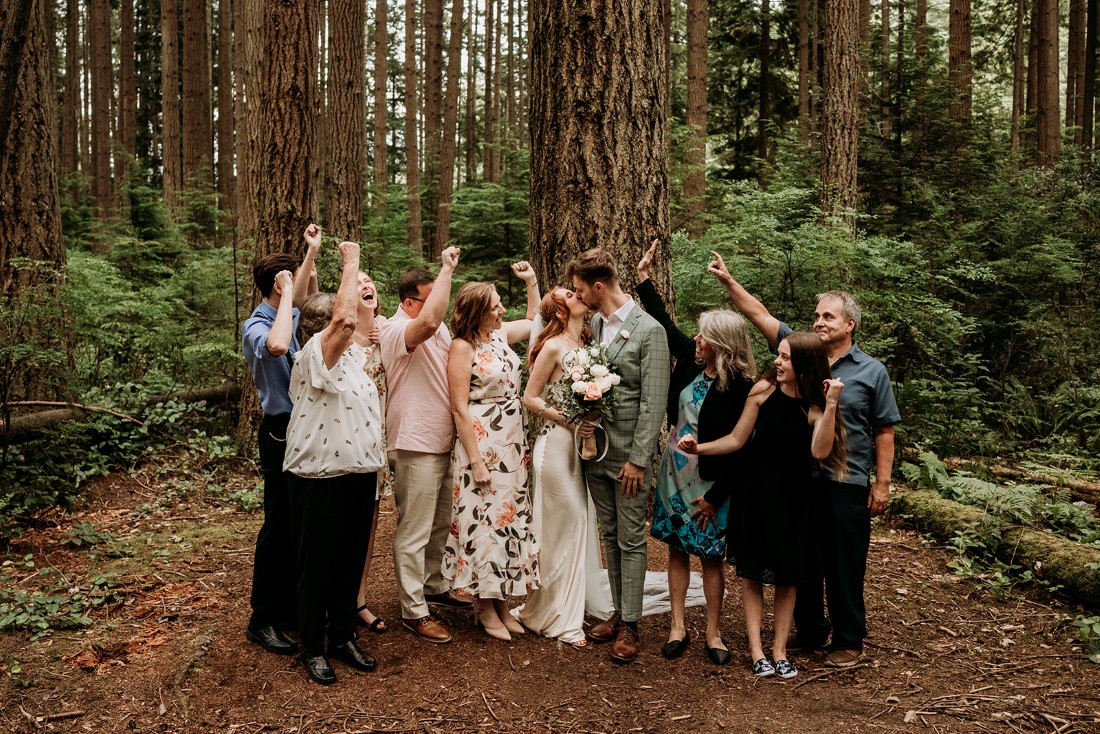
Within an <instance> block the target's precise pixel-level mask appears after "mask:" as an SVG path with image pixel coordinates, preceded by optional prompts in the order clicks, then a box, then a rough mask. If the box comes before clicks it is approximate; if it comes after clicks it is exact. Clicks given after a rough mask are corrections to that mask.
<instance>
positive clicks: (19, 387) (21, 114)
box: [0, 0, 110, 401]
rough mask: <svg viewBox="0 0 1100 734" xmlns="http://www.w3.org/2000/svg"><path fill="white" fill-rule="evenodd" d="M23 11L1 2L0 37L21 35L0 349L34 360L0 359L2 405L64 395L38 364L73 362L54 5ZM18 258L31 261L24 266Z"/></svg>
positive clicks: (1, 252)
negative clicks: (51, 356) (53, 58)
mask: <svg viewBox="0 0 1100 734" xmlns="http://www.w3.org/2000/svg"><path fill="white" fill-rule="evenodd" d="M21 10H22V8H19V7H18V6H17V4H16V3H4V4H0V35H6V34H7V33H8V32H9V31H12V30H17V31H18V32H19V33H20V34H21V35H23V41H22V53H21V54H20V62H19V63H18V64H17V65H16V66H15V67H14V68H13V69H12V73H13V79H14V85H13V87H12V88H13V94H12V96H11V99H10V102H9V103H8V104H9V106H10V110H11V113H10V118H9V121H8V122H10V127H9V128H8V130H7V135H6V143H7V144H6V145H5V146H4V149H3V157H2V158H0V309H2V310H3V311H4V312H5V314H4V318H3V319H0V345H2V346H4V347H12V346H14V345H17V344H20V345H24V346H28V347H30V348H31V350H32V355H33V356H31V357H29V358H19V359H13V358H11V357H4V358H0V383H2V385H0V398H2V399H3V400H4V401H8V400H13V399H16V400H18V399H32V398H40V399H49V398H50V397H54V396H57V395H60V394H62V392H63V390H64V381H63V380H62V379H60V374H59V369H58V367H57V365H56V363H51V362H49V361H41V360H40V356H39V355H42V354H43V353H45V352H46V350H51V351H57V352H60V353H61V354H63V355H64V354H69V355H70V356H69V357H68V360H67V361H68V362H69V363H70V365H71V359H72V358H71V350H68V349H67V346H68V342H69V338H68V336H67V334H68V329H67V328H66V325H65V324H63V318H64V316H63V314H64V313H65V309H64V307H63V306H60V305H59V304H63V303H64V302H65V300H64V299H65V297H64V293H63V291H62V288H63V286H64V282H65V246H64V245H63V244H62V240H61V205H60V201H59V199H58V193H57V168H56V163H57V161H56V151H57V134H56V127H55V125H56V122H57V118H56V101H55V84H56V80H55V79H54V69H53V65H52V64H51V62H50V49H51V48H52V47H53V45H54V41H53V38H51V37H50V35H49V33H48V26H47V21H46V14H47V13H51V12H53V6H52V4H50V3H48V2H47V0H32V2H31V4H30V7H29V8H27V9H26V10H27V14H26V15H25V16H22V15H21V13H20V11H21ZM16 22H22V23H23V25H20V26H16V25H14V24H15V23H16ZM5 73H6V72H5ZM104 122H106V123H109V122H110V121H109V120H104ZM16 258H28V259H29V260H31V261H34V262H33V263H32V264H30V265H25V264H22V263H20V262H19V261H17V260H16ZM0 353H3V354H11V353H12V352H11V350H10V349H3V350H0ZM65 362H66V360H65V359H62V360H61V364H62V365H64V364H65Z"/></svg>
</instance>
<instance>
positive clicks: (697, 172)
mask: <svg viewBox="0 0 1100 734" xmlns="http://www.w3.org/2000/svg"><path fill="white" fill-rule="evenodd" d="M708 17H709V11H708V7H707V0H688V4H687V124H688V135H689V136H690V137H689V138H688V145H687V161H686V162H687V165H688V171H687V174H685V176H684V219H685V224H686V226H687V231H688V234H689V235H690V236H691V238H692V239H697V238H699V237H700V236H701V235H702V234H703V232H704V231H706V220H705V219H704V213H705V212H706V208H707V24H708V23H707V21H708Z"/></svg>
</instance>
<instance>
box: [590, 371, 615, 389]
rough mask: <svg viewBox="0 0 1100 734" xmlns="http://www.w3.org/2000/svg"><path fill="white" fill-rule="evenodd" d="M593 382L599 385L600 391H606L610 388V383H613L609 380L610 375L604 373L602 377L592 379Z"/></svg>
mask: <svg viewBox="0 0 1100 734" xmlns="http://www.w3.org/2000/svg"><path fill="white" fill-rule="evenodd" d="M593 382H595V383H596V384H597V385H599V386H600V393H605V392H607V391H608V390H610V389H611V386H612V384H614V383H612V382H611V375H604V376H603V377H597V378H596V379H595V380H593Z"/></svg>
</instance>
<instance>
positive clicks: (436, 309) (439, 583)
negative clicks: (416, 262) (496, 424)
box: [379, 247, 471, 643]
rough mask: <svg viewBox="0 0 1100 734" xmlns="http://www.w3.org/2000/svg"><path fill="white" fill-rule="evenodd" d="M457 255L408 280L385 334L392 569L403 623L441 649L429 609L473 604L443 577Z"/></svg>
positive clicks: (446, 636)
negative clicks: (393, 512)
mask: <svg viewBox="0 0 1100 734" xmlns="http://www.w3.org/2000/svg"><path fill="white" fill-rule="evenodd" d="M458 255H459V249H458V248H457V247H448V248H447V249H446V250H444V251H443V253H442V254H441V255H440V261H441V262H442V267H441V268H440V270H439V276H438V277H435V276H433V275H432V274H431V273H429V272H428V271H427V270H423V269H417V270H411V271H409V272H407V273H405V274H404V275H403V276H401V281H400V283H399V284H398V296H399V297H400V298H401V305H400V307H398V309H397V313H395V314H394V315H393V317H392V318H390V319H389V320H388V321H386V323H385V324H384V325H383V326H382V330H381V334H380V335H379V338H380V345H381V348H382V366H383V367H384V368H385V370H386V382H387V385H388V389H389V395H388V397H387V399H386V439H387V443H388V445H387V447H386V448H387V454H388V459H389V465H390V469H391V470H392V471H393V478H394V482H393V494H394V499H395V500H396V502H397V528H396V530H395V531H394V534H393V566H394V573H395V574H396V576H397V597H398V600H399V601H400V602H401V623H402V624H403V625H404V626H405V627H406V628H407V629H409V630H411V631H412V632H414V633H415V634H416V635H418V636H419V637H420V638H421V639H423V640H426V641H428V642H436V643H442V642H450V641H451V633H450V632H448V631H447V628H446V627H444V626H443V625H442V624H440V622H439V621H438V620H437V619H435V618H434V617H432V616H431V613H430V612H429V610H428V604H440V605H443V606H451V607H469V606H470V605H471V603H470V601H468V600H460V599H458V598H456V597H454V596H452V595H451V594H450V593H449V589H448V584H447V582H446V581H445V579H444V578H443V575H442V573H441V572H440V567H441V564H442V559H443V550H444V547H445V545H446V542H447V534H448V532H449V531H450V526H451V502H452V499H453V497H452V494H453V492H452V483H453V481H452V477H451V447H452V445H453V444H454V437H455V427H454V420H453V418H452V417H451V402H450V393H449V391H448V389H447V354H448V352H449V350H450V346H451V334H450V332H449V331H447V327H446V326H444V325H443V317H444V315H445V314H446V312H447V304H448V302H449V301H450V297H451V275H452V274H453V273H454V269H455V266H457V265H458Z"/></svg>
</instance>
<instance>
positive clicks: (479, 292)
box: [451, 281, 496, 344]
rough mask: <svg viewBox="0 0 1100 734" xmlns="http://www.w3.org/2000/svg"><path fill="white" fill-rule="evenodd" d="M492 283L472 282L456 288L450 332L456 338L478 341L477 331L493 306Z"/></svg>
mask: <svg viewBox="0 0 1100 734" xmlns="http://www.w3.org/2000/svg"><path fill="white" fill-rule="evenodd" d="M494 293H496V286H494V285H493V284H492V283H480V282H477V281H475V282H472V283H467V284H466V285H464V286H462V287H461V288H459V289H458V295H456V296H455V305H454V308H452V309H451V334H452V335H453V336H454V338H456V339H465V340H466V341H468V342H470V343H471V344H477V343H478V337H477V331H478V329H480V328H481V324H482V323H483V322H484V321H485V318H486V317H487V316H488V315H489V311H491V310H492V308H493V294H494Z"/></svg>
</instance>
